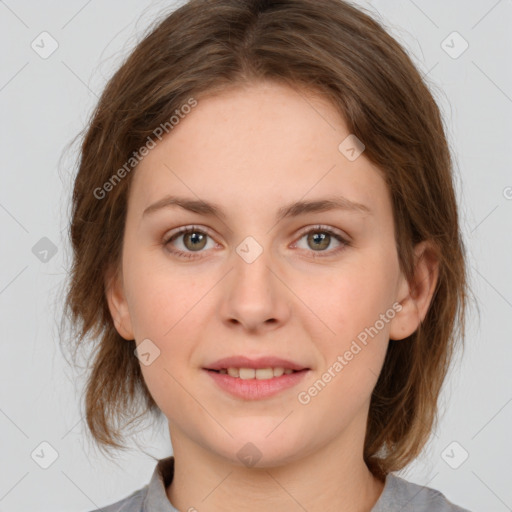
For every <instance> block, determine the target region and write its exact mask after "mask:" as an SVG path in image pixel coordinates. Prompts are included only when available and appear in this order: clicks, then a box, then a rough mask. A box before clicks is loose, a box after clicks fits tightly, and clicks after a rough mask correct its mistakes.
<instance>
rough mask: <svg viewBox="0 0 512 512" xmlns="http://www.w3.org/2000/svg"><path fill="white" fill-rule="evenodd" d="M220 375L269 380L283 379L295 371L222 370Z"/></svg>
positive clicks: (273, 369) (271, 369) (279, 368)
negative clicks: (274, 378) (283, 376)
mask: <svg viewBox="0 0 512 512" xmlns="http://www.w3.org/2000/svg"><path fill="white" fill-rule="evenodd" d="M220 373H222V374H227V375H229V376H230V377H238V378H240V379H242V380H248V379H258V380H268V379H272V378H273V377H281V375H283V374H284V375H290V373H293V370H291V369H289V368H287V369H286V370H285V369H284V368H282V367H277V368H258V369H255V368H227V369H222V370H220Z"/></svg>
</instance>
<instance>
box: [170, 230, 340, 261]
mask: <svg viewBox="0 0 512 512" xmlns="http://www.w3.org/2000/svg"><path fill="white" fill-rule="evenodd" d="M208 238H210V239H212V237H211V236H210V235H209V234H208V232H207V231H206V230H204V229H202V228H199V227H197V226H187V227H183V228H181V229H179V230H178V231H176V232H174V233H172V234H171V235H169V236H168V237H167V238H166V239H165V240H164V242H163V245H164V246H165V247H168V250H169V252H171V253H172V254H175V255H176V256H177V257H179V258H187V259H192V258H200V257H201V254H200V253H201V252H203V249H212V248H213V247H215V243H214V242H213V239H212V244H211V245H210V247H208V246H207V245H208ZM304 238H306V243H307V245H308V247H306V248H303V247H299V248H300V249H301V250H305V251H307V252H310V253H312V254H311V255H312V257H314V258H317V257H328V256H332V255H334V254H337V253H338V252H339V251H342V250H343V249H345V248H346V247H348V246H349V245H350V243H349V242H348V241H347V240H346V239H345V238H344V237H342V236H341V235H340V234H338V233H337V232H336V231H334V230H333V229H331V228H329V227H326V226H314V227H309V228H306V229H305V230H302V232H301V236H300V238H299V241H301V240H302V239H304ZM333 240H334V241H335V242H336V243H337V244H338V247H337V248H335V249H331V250H327V249H328V248H329V247H330V246H331V245H332V242H333ZM298 243H299V242H295V243H294V244H293V246H292V247H296V246H298ZM195 253H198V254H195ZM319 253H325V254H319Z"/></svg>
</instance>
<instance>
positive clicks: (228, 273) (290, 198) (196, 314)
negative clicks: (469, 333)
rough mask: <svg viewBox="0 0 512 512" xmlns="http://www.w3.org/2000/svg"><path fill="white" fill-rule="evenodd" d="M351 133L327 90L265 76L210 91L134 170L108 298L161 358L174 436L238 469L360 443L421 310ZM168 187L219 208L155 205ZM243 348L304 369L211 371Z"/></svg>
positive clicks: (383, 192) (381, 185) (152, 372)
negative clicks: (412, 303)
mask: <svg viewBox="0 0 512 512" xmlns="http://www.w3.org/2000/svg"><path fill="white" fill-rule="evenodd" d="M306 99H307V101H306ZM349 135H350V132H349V130H348V129H347V127H346V125H345V123H344V121H343V120H342V119H340V118H339V116H338V115H337V114H336V113H335V110H334V108H333V107H332V106H331V105H330V104H329V103H327V102H326V101H325V100H323V99H321V98H319V97H315V96H313V95H308V96H305V93H301V94H299V93H298V92H297V90H294V89H291V88H288V87H286V86H282V85H276V84H271V83H262V84H255V85H252V86H251V87H248V88H244V89H242V88H239V89H233V90H230V91H224V92H223V93H222V94H219V95H215V96H209V97H203V98H198V104H197V106H196V107H195V108H194V109H193V110H192V111H191V112H190V113H189V114H188V115H187V116H186V117H185V118H184V119H183V120H181V122H180V123H179V124H178V125H177V126H175V127H174V129H173V130H172V132H170V133H169V134H168V135H167V136H166V137H165V138H163V140H162V142H161V143H159V144H158V145H157V146H156V147H155V148H154V149H152V150H151V151H150V152H149V154H148V155H147V156H146V157H145V158H144V160H143V161H142V162H141V163H140V164H139V166H138V168H137V169H136V171H135V175H134V176H133V180H134V181H133V183H132V188H131V190H130V196H129V206H128V213H127V219H126V229H125V233H124V242H123V243H124V245H123V258H122V274H121V276H120V278H119V280H118V281H117V282H116V283H114V284H112V286H111V287H110V285H109V288H108V300H109V305H110V309H111V312H112V316H113V317H114V320H115V323H116V328H117V329H118V331H119V333H120V334H121V335H122V336H123V337H124V338H126V339H128V340H130V339H135V340H136V343H137V345H140V344H141V343H142V342H144V343H145V345H144V346H143V347H144V349H145V350H143V351H142V352H147V353H149V354H150V355H149V356H146V361H145V362H150V364H142V363H141V368H142V372H143V375H144V379H145V381H146V383H147V386H148V388H149V390H150V392H151V394H152V396H153V397H154V399H155V401H156V402H157V404H158V406H159V407H160V409H161V410H162V412H163V413H164V414H165V416H166V417H167V418H168V421H169V427H170V432H171V438H172V441H173V445H174V443H175V440H176V439H183V440H185V439H186V440H187V441H188V442H190V443H194V444H195V445H197V446H201V447H202V448H204V449H206V450H208V451H209V452H210V453H212V454H216V455H218V456H220V457H223V458H225V459H226V460H229V461H232V462H233V463H236V464H240V463H241V462H240V454H239V450H240V449H241V448H242V447H243V446H244V445H245V444H246V443H248V442H250V443H252V445H254V446H252V445H251V447H250V448H247V447H246V448H245V449H246V450H247V449H249V450H255V448H254V447H256V448H257V450H258V452H259V453H261V455H262V459H261V461H262V463H263V462H264V463H265V464H267V465H269V466H271V465H276V464H280V463H283V462H286V461H292V460H294V459H297V458H300V457H303V456H305V455H306V454H308V453H313V452H315V451H317V450H320V449H321V448H322V447H325V446H327V445H328V444H329V443H335V442H337V441H338V440H339V441H340V442H341V440H345V441H346V440H347V439H348V438H349V437H350V438H351V439H352V440H353V439H354V436H359V437H360V439H361V440H362V439H363V436H364V430H365V425H366V417H367V413H368V405H369V400H370V397H371V393H372V390H373V388H374V386H375V384H376V381H377V377H378V375H379V373H380V370H381V367H382V364H383V361H384V356H385V354H386V349H387V346H388V341H389V338H390V336H391V338H394V339H401V338H404V337H406V336H408V335H409V334H411V333H412V332H413V331H414V330H415V328H416V324H417V321H419V318H415V321H411V317H412V315H411V314H410V313H408V312H407V309H406V308H405V304H406V302H407V296H408V287H407V283H406V281H405V279H404V277H403V276H402V274H401V272H400V269H399V264H398V256H397V253H396V248H395V236H394V229H393V212H392V207H391V200H390V195H389V191H388V190H387V187H386V184H385V182H384V180H383V178H382V176H381V174H380V172H379V170H378V169H376V168H375V167H374V166H373V165H372V164H371V163H370V162H369V160H367V159H366V158H365V155H364V152H363V153H362V154H361V155H360V156H359V157H358V158H356V159H355V160H354V159H353V158H351V159H349V158H347V154H348V155H351V154H350V153H346V152H345V153H344V152H343V151H342V150H340V149H339V146H340V143H342V141H344V139H345V138H346V137H347V136H349ZM363 142H364V143H366V144H371V141H363ZM343 147H345V146H342V148H343ZM167 196H173V197H174V198H176V197H179V198H182V199H184V200H188V201H199V200H201V201H204V202H206V203H208V204H210V205H214V206H215V207H216V208H217V209H218V210H216V211H215V212H214V213H212V211H211V208H206V207H204V206H203V207H202V208H197V205H196V207H195V210H196V211H191V210H189V209H187V208H186V207H185V205H183V206H180V205H178V204H171V205H167V206H164V207H161V208H156V207H154V208H152V209H150V210H149V211H147V212H146V213H145V211H146V209H147V208H148V207H150V206H151V205H154V204H155V203H157V202H158V201H160V200H162V199H163V198H165V197H167ZM325 200H330V201H334V202H336V201H339V202H340V203H342V202H343V201H345V205H347V204H348V203H347V200H348V201H351V202H353V203H359V204H360V205H363V207H359V208H348V207H345V208H342V207H337V206H335V207H331V208H326V207H325V205H324V207H323V208H319V207H318V203H317V202H319V201H325ZM296 202H306V203H311V204H310V206H309V207H307V206H304V205H303V206H302V207H299V206H297V207H295V208H291V209H290V208H288V207H289V206H290V205H292V204H293V203H296ZM315 203H317V204H316V208H315V207H314V205H315ZM311 205H313V207H312V206H311ZM331 206H332V205H331ZM284 213H287V214H286V215H284ZM280 214H281V215H280ZM183 229H187V230H189V231H188V232H185V233H183V232H180V230H183ZM399 302H403V303H404V304H403V305H404V308H405V309H403V310H402V311H401V312H400V311H399V309H400V308H401V306H400V304H399ZM144 340H146V341H144ZM147 340H149V341H147ZM155 356H157V357H156V358H155ZM232 356H240V357H246V358H249V360H251V361H254V360H256V359H258V358H262V357H274V358H280V359H283V360H285V361H288V362H292V363H295V365H296V366H297V368H299V369H301V368H303V369H304V370H302V371H300V372H297V373H293V374H291V375H288V372H287V374H285V375H283V376H282V377H273V378H272V379H271V380H265V379H258V378H256V379H253V380H246V379H241V378H240V377H238V378H237V377H234V376H230V375H222V374H221V373H215V372H213V371H209V370H208V369H211V368H212V367H215V362H216V361H219V360H221V359H223V358H227V357H232ZM281 363H282V362H275V361H274V362H272V361H270V362H269V361H267V362H264V361H263V362H261V364H259V366H257V367H258V368H265V367H269V366H270V367H274V368H275V367H279V366H283V367H285V366H286V363H282V364H281ZM229 365H232V366H233V367H247V366H250V362H247V363H244V362H238V363H237V362H234V363H233V362H231V363H226V364H224V366H229ZM244 365H245V366H244ZM220 366H222V363H220ZM234 372H235V374H236V370H234ZM231 373H233V370H231ZM246 373H247V372H246V370H243V371H242V372H240V374H243V375H244V376H251V374H250V372H249V373H247V375H246ZM275 373H276V375H279V373H280V370H277V371H276V372H275ZM254 375H256V374H254ZM258 375H259V376H260V377H262V376H267V377H268V374H265V372H259V374H258ZM235 379H236V382H234V381H235ZM228 380H229V382H228ZM255 451H256V450H255ZM237 454H238V455H237Z"/></svg>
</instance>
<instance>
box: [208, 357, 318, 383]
mask: <svg viewBox="0 0 512 512" xmlns="http://www.w3.org/2000/svg"><path fill="white" fill-rule="evenodd" d="M223 368H226V369H227V368H254V369H257V368H284V369H285V370H286V369H290V370H296V371H300V370H309V368H307V367H306V366H304V365H301V364H299V363H296V362H294V361H289V360H287V359H282V358H280V357H274V356H262V357H257V358H254V359H251V358H249V357H246V356H231V357H224V358H222V359H219V360H218V361H215V362H214V363H211V364H208V365H207V366H205V367H204V369H205V370H222V369H223ZM275 378H276V379H280V378H281V377H275Z"/></svg>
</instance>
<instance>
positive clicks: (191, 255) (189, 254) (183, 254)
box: [163, 225, 351, 259]
mask: <svg viewBox="0 0 512 512" xmlns="http://www.w3.org/2000/svg"><path fill="white" fill-rule="evenodd" d="M315 232H317V233H327V234H328V235H329V236H332V237H333V238H335V239H336V240H337V241H338V242H340V243H341V244H342V245H341V246H340V247H338V248H337V249H333V250H330V251H328V250H324V251H313V250H311V251H308V252H311V253H312V258H313V259H315V258H327V257H330V256H333V255H335V254H338V253H339V252H340V251H343V250H344V249H345V248H346V247H350V245H351V244H350V242H348V241H347V240H346V239H345V238H343V237H342V236H341V235H339V234H338V233H337V232H335V231H334V230H332V229H331V228H329V227H327V226H322V225H317V226H313V227H308V228H305V229H304V230H301V232H300V235H299V238H298V239H297V241H299V240H301V239H302V238H303V237H304V236H305V235H308V234H310V233H315ZM187 233H201V234H203V235H207V236H209V237H210V238H213V237H211V236H210V234H209V233H208V231H207V230H204V229H203V228H200V227H199V226H188V227H184V228H181V229H180V230H178V231H177V232H175V233H173V234H172V235H170V236H168V237H166V239H165V240H164V242H163V245H164V246H165V247H167V246H168V245H170V243H171V242H172V241H173V240H175V239H176V238H178V237H179V236H180V235H184V234H187ZM295 243H296V242H295ZM168 250H169V252H170V253H172V254H174V255H176V256H178V257H180V258H186V259H197V258H200V257H201V256H200V253H201V252H202V251H197V252H193V251H181V250H176V249H168ZM324 252H326V253H327V254H322V253H324ZM319 253H320V254H319Z"/></svg>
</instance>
